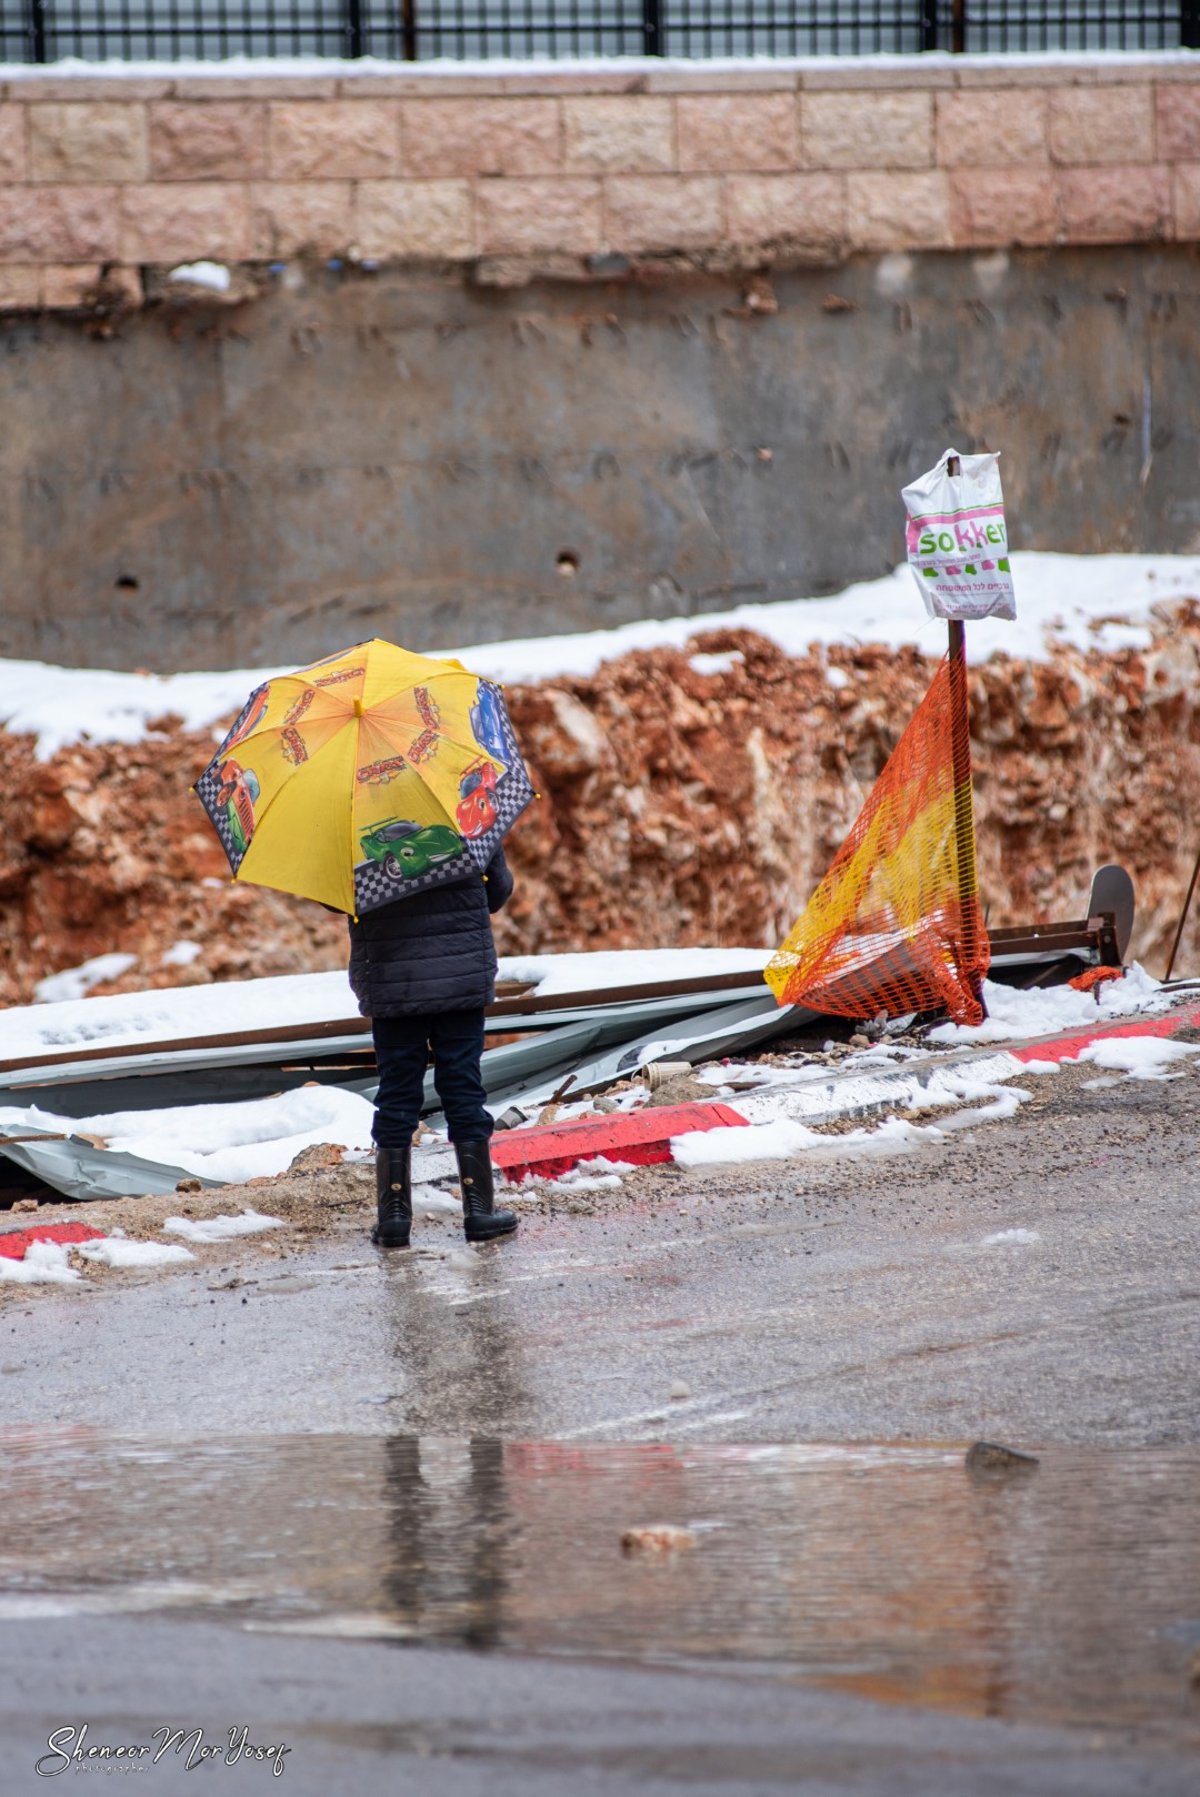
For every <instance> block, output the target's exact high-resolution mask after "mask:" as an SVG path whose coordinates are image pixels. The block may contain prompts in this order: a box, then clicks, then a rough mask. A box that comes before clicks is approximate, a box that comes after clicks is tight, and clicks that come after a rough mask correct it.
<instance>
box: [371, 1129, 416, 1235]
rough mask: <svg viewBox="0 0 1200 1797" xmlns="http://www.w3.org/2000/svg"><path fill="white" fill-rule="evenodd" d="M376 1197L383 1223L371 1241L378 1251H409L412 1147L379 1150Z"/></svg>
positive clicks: (375, 1230)
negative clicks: (406, 1249)
mask: <svg viewBox="0 0 1200 1797" xmlns="http://www.w3.org/2000/svg"><path fill="white" fill-rule="evenodd" d="M375 1196H376V1198H377V1200H378V1203H379V1220H378V1222H377V1223H376V1225H375V1227H374V1229H373V1230H372V1231H371V1240H372V1241H373V1242H374V1243H375V1245H376V1247H377V1248H407V1247H408V1238H409V1235H410V1234H411V1233H412V1149H411V1148H376V1150H375Z"/></svg>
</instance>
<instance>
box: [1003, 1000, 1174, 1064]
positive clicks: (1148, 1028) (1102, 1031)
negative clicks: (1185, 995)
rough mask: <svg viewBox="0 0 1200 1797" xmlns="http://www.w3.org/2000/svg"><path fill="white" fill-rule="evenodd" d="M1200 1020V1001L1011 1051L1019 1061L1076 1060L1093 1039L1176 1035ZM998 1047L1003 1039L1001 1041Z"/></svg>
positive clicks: (1097, 1026)
mask: <svg viewBox="0 0 1200 1797" xmlns="http://www.w3.org/2000/svg"><path fill="white" fill-rule="evenodd" d="M1189 1023H1191V1024H1200V1005H1188V1006H1187V1007H1186V1009H1184V1010H1181V1011H1164V1012H1160V1013H1159V1015H1158V1016H1157V1017H1135V1018H1134V1019H1133V1020H1132V1022H1130V1023H1098V1024H1097V1025H1096V1027H1095V1029H1093V1030H1080V1031H1078V1032H1077V1033H1076V1034H1075V1035H1072V1036H1058V1037H1057V1038H1056V1039H1055V1040H1054V1041H1053V1042H1031V1043H1029V1044H1028V1045H1027V1046H1026V1047H1024V1048H1013V1049H1010V1050H1009V1053H1010V1054H1011V1055H1013V1056H1014V1058H1015V1059H1016V1060H1018V1061H1073V1060H1074V1059H1075V1058H1076V1057H1077V1056H1078V1054H1079V1052H1080V1050H1081V1049H1084V1048H1090V1047H1091V1045H1092V1043H1093V1042H1107V1041H1111V1040H1112V1038H1113V1037H1114V1036H1173V1035H1174V1034H1175V1032H1176V1031H1177V1030H1181V1029H1184V1028H1186V1026H1187V1025H1188V1024H1189ZM996 1046H997V1048H1002V1047H1003V1046H1004V1044H1003V1043H1000V1042H998V1043H997V1044H996Z"/></svg>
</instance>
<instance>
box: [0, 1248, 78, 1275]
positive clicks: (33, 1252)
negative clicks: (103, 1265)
mask: <svg viewBox="0 0 1200 1797" xmlns="http://www.w3.org/2000/svg"><path fill="white" fill-rule="evenodd" d="M78 1279H79V1274H78V1272H77V1271H76V1269H75V1268H74V1267H73V1266H71V1265H70V1263H69V1261H68V1259H67V1247H66V1244H65V1243H64V1242H30V1244H29V1246H28V1248H26V1250H25V1257H24V1259H23V1260H9V1258H8V1256H7V1255H4V1254H0V1285H3V1284H4V1282H5V1281H6V1280H7V1281H8V1283H9V1285H75V1284H76V1283H77V1281H78Z"/></svg>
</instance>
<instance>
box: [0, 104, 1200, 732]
mask: <svg viewBox="0 0 1200 1797" xmlns="http://www.w3.org/2000/svg"><path fill="white" fill-rule="evenodd" d="M8 72H11V71H8ZM197 266H202V265H199V264H197V265H193V269H194V268H195V267H197ZM176 272H177V273H180V274H182V272H183V271H182V270H178V271H176ZM1012 562H1013V571H1014V579H1015V582H1016V589H1017V620H1016V622H1015V623H1006V622H1005V621H1004V620H1003V619H997V618H987V619H984V620H982V621H981V622H979V623H976V624H973V625H972V627H971V630H970V631H969V632H968V642H967V651H968V654H969V656H970V659H971V660H972V661H973V662H982V661H986V660H988V659H989V657H990V656H992V655H993V654H995V653H996V652H997V651H1003V652H1004V653H1006V654H1007V655H1009V656H1011V657H1013V658H1014V659H1017V660H1025V661H1042V660H1047V659H1049V657H1050V656H1051V655H1052V654H1053V653H1054V651H1055V649H1056V647H1058V646H1059V645H1062V644H1066V645H1070V646H1073V647H1075V648H1077V649H1080V650H1083V651H1086V650H1089V649H1098V650H1101V651H1104V652H1108V653H1111V652H1113V651H1114V650H1117V649H1120V648H1129V647H1133V648H1145V647H1148V646H1149V643H1150V641H1151V631H1150V628H1149V626H1150V624H1151V623H1152V622H1153V620H1154V609H1155V607H1158V606H1169V605H1170V604H1171V603H1173V602H1178V601H1180V600H1182V599H1185V598H1189V597H1195V596H1197V595H1200V557H1198V556H1190V555H1157V556H1152V555H1051V554H1042V553H1035V552H1026V553H1024V554H1014V555H1013V557H1012ZM724 629H740V630H753V631H756V632H757V633H758V634H759V635H760V636H764V637H766V638H768V639H769V640H770V641H771V642H773V643H775V644H777V645H778V647H779V648H781V649H782V650H784V652H785V653H787V654H789V655H802V654H805V653H807V652H808V650H809V649H810V648H811V647H813V646H817V647H825V648H828V647H834V646H840V645H843V644H851V645H854V644H862V643H882V644H884V645H885V646H887V647H889V648H893V649H899V648H902V647H905V646H908V645H914V646H915V647H916V648H918V649H920V650H923V651H924V652H925V653H927V654H928V655H930V656H938V657H940V656H941V654H942V653H943V651H944V649H945V633H944V631H942V630H941V627H940V624H938V623H937V622H936V621H935V620H931V619H927V618H925V617H923V616H922V613H921V608H920V605H919V603H918V602H917V600H916V597H915V595H914V593H913V590H912V577H911V575H910V573H909V571H908V566H907V564H906V563H901V565H900V566H899V567H898V568H896V569H895V570H894V571H893V572H892V573H891V574H886V575H884V576H883V577H882V578H881V579H879V580H868V581H859V582H858V583H856V584H855V585H853V586H850V587H847V588H846V589H845V590H844V591H843V592H841V593H838V594H836V595H834V596H833V597H831V598H823V599H805V598H796V599H786V600H777V601H774V602H773V603H770V604H756V605H739V606H737V607H735V608H734V609H733V610H731V611H727V612H714V613H706V614H704V615H703V616H697V617H682V618H647V619H642V620H639V621H638V622H636V623H632V624H623V625H619V626H618V627H617V628H615V629H612V630H592V631H583V632H580V633H577V634H575V635H564V636H548V637H528V638H521V639H517V640H513V641H510V642H502V643H479V644H476V645H474V646H471V647H467V648H456V649H451V650H440V651H436V652H435V653H437V654H439V655H452V656H455V657H457V658H458V659H460V660H462V661H464V662H465V663H466V664H467V666H468V667H470V668H471V669H472V671H473V672H475V673H478V674H484V675H487V676H488V677H489V678H490V679H492V680H498V681H501V682H511V683H514V684H526V683H528V682H531V681H538V680H551V679H561V678H563V677H564V676H573V677H577V678H583V679H586V678H588V677H590V676H591V675H592V674H594V673H595V672H596V669H597V668H598V667H600V665H601V664H602V663H603V662H606V661H612V660H615V659H616V658H617V657H618V656H621V655H627V654H629V653H630V652H631V651H632V650H635V649H655V648H676V649H685V648H686V647H687V645H688V643H689V641H690V640H691V638H692V637H694V636H695V635H697V633H699V632H705V631H711V630H724ZM697 659H699V658H697ZM717 662H719V663H720V664H721V666H720V668H718V666H717ZM725 665H726V658H724V657H718V658H716V660H715V661H713V662H711V664H710V665H706V666H703V668H702V671H704V672H710V673H715V672H718V671H724V667H725ZM282 671H283V670H281V669H257V670H250V669H242V670H235V671H232V672H229V673H215V674H208V673H203V674H201V673H197V674H172V675H166V676H161V675H155V674H122V673H112V672H107V671H104V670H96V669H90V668H55V667H50V666H47V665H46V664H44V663H41V662H28V661H25V662H21V661H10V662H0V724H3V725H5V726H6V727H7V728H8V729H9V730H10V731H12V732H13V733H14V734H15V733H17V732H30V733H31V734H33V735H35V736H36V737H37V739H38V746H37V755H38V759H39V760H49V758H50V757H51V756H52V755H53V754H54V753H55V752H56V751H57V750H58V749H60V748H62V747H64V746H65V745H66V744H68V743H73V742H81V741H82V742H136V741H138V740H139V739H140V738H141V737H143V736H145V735H146V734H147V733H148V732H149V731H150V730H151V729H152V727H153V726H154V725H155V723H156V721H157V722H160V723H161V720H163V719H164V718H166V717H167V716H169V715H175V716H178V717H180V718H181V719H182V720H183V724H184V727H185V728H186V729H189V730H201V729H204V728H205V726H207V725H213V724H216V723H218V722H220V721H224V720H227V719H229V718H230V717H232V716H233V715H234V713H235V712H237V711H238V710H239V709H240V708H241V706H242V704H243V703H244V701H245V699H246V697H247V696H248V694H249V693H250V692H251V690H252V689H253V688H254V687H256V686H258V685H260V684H261V683H262V682H263V681H264V680H267V679H270V677H271V675H272V674H273V673H278V672H282Z"/></svg>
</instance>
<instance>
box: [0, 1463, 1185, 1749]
mask: <svg viewBox="0 0 1200 1797" xmlns="http://www.w3.org/2000/svg"><path fill="white" fill-rule="evenodd" d="M0 1443H2V1445H3V1448H4V1453H3V1458H2V1464H0V1513H2V1514H3V1515H4V1518H5V1528H4V1534H3V1540H2V1544H0V1624H4V1623H7V1624H8V1625H9V1626H10V1627H11V1628H19V1626H20V1623H21V1621H22V1620H24V1619H26V1618H38V1617H43V1618H44V1617H46V1616H69V1615H78V1616H80V1617H81V1618H82V1617H86V1616H88V1615H94V1614H97V1613H98V1612H102V1611H106V1610H107V1611H112V1612H125V1613H129V1614H136V1613H139V1612H141V1613H145V1612H146V1611H148V1610H154V1609H159V1610H162V1609H170V1610H173V1611H174V1612H176V1613H177V1614H178V1613H186V1614H193V1615H197V1614H199V1615H207V1616H210V1617H216V1618H219V1619H221V1620H222V1621H224V1622H225V1623H226V1624H232V1625H234V1626H239V1627H243V1628H253V1629H255V1630H263V1629H265V1630H280V1631H283V1632H288V1633H298V1634H308V1635H331V1636H342V1637H355V1638H362V1637H364V1636H368V1637H369V1636H377V1637H379V1638H380V1639H391V1640H396V1641H399V1642H403V1641H406V1640H422V1641H431V1642H457V1643H465V1644H468V1645H471V1646H475V1647H487V1648H497V1649H509V1650H519V1651H522V1652H534V1653H570V1654H584V1655H614V1656H620V1657H622V1658H625V1659H644V1660H651V1659H652V1660H657V1661H673V1662H679V1661H683V1662H686V1661H695V1660H722V1661H727V1662H740V1663H743V1664H745V1665H747V1666H753V1665H754V1664H760V1665H765V1664H769V1665H770V1667H771V1670H772V1671H773V1672H775V1673H777V1674H778V1673H779V1672H780V1671H782V1672H784V1673H785V1674H789V1673H790V1674H791V1675H793V1676H795V1677H797V1678H798V1679H802V1680H804V1681H806V1682H812V1683H819V1684H823V1685H827V1686H830V1687H835V1688H838V1689H841V1690H848V1691H855V1692H858V1693H860V1694H862V1695H865V1696H869V1697H872V1698H875V1699H877V1700H884V1701H890V1702H899V1703H905V1704H912V1705H920V1706H932V1707H938V1708H944V1709H949V1710H954V1711H957V1712H959V1713H961V1714H968V1715H989V1716H999V1717H1006V1718H1009V1719H1012V1720H1017V1719H1020V1720H1058V1721H1067V1722H1076V1723H1081V1724H1082V1723H1087V1724H1091V1725H1105V1726H1108V1725H1114V1726H1124V1725H1146V1724H1155V1725H1158V1726H1160V1727H1164V1728H1166V1729H1168V1730H1171V1731H1172V1732H1182V1733H1185V1734H1187V1733H1194V1732H1195V1731H1196V1730H1197V1728H1198V1727H1200V1693H1198V1694H1193V1693H1192V1689H1191V1686H1190V1684H1189V1677H1188V1669H1189V1666H1190V1664H1191V1662H1192V1658H1193V1656H1194V1655H1195V1653H1196V1650H1197V1648H1198V1647H1200V1451H1197V1450H1192V1449H1186V1450H1185V1449H1180V1450H1161V1451H1159V1450H1149V1449H1147V1450H1140V1451H1138V1452H1136V1453H1130V1452H1122V1453H1117V1452H1113V1453H1103V1452H1094V1451H1082V1450H1074V1449H1064V1450H1062V1451H1049V1452H1046V1453H1045V1454H1044V1455H1043V1459H1042V1464H1041V1466H1040V1467H1039V1468H1038V1469H1037V1470H1036V1471H1035V1472H1032V1473H1029V1474H1026V1475H1023V1476H1020V1477H1017V1478H1013V1479H997V1480H983V1481H981V1480H977V1479H972V1477H971V1476H970V1475H969V1474H968V1473H967V1472H966V1470H965V1469H964V1467H963V1464H962V1455H961V1453H960V1452H959V1451H958V1450H957V1449H955V1450H947V1449H943V1448H923V1447H907V1446H900V1447H887V1446H864V1447H860V1448H844V1447H834V1446H821V1445H810V1446H793V1447H726V1446H715V1445H697V1446H687V1447H684V1446H669V1445H662V1444H651V1445H645V1446H641V1445H638V1446H610V1445H597V1444H588V1445H581V1446H577V1445H566V1444H562V1443H553V1442H499V1441H493V1440H488V1439H476V1440H471V1441H458V1440H442V1439H428V1438H426V1439H421V1440H418V1439H416V1438H413V1437H408V1436H398V1437H392V1438H384V1439H380V1438H377V1437H371V1438H363V1437H357V1436H355V1437H350V1436H291V1437H277V1438H264V1439H257V1440H251V1441H246V1440H241V1439H238V1440H233V1439H230V1440H225V1441H222V1440H207V1441H205V1442H203V1443H197V1444H194V1445H189V1444H177V1443H174V1442H156V1441H150V1440H147V1439H132V1438H124V1439H119V1438H112V1437H98V1436H94V1435H90V1434H88V1433H87V1432H83V1431H64V1432H62V1433H58V1434H52V1435H47V1434H46V1433H36V1434H35V1433H32V1432H18V1431H10V1432H8V1433H7V1434H4V1435H0ZM653 1524H671V1525H675V1526H677V1527H681V1528H686V1529H688V1530H690V1531H691V1533H692V1535H693V1536H694V1545H693V1546H692V1547H690V1548H687V1549H684V1550H683V1551H679V1552H674V1553H665V1554H661V1555H654V1554H639V1555H636V1556H633V1557H630V1556H627V1555H625V1554H623V1553H622V1550H621V1536H622V1533H623V1532H624V1531H625V1530H627V1529H630V1528H637V1527H640V1526H647V1525H653ZM10 1651H11V1649H10ZM18 1651H19V1649H18Z"/></svg>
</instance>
